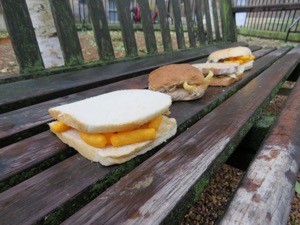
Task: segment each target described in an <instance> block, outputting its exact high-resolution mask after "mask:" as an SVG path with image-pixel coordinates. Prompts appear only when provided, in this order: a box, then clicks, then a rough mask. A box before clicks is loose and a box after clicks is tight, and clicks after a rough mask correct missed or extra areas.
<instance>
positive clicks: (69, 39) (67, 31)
mask: <svg viewBox="0 0 300 225" xmlns="http://www.w3.org/2000/svg"><path fill="white" fill-rule="evenodd" d="M49 2H50V6H51V11H52V15H53V19H54V23H55V26H56V31H57V36H58V39H59V43H60V45H61V49H62V52H63V56H64V60H65V64H66V65H67V66H72V65H78V64H82V63H83V56H82V51H81V46H80V43H79V38H78V35H77V30H76V26H75V21H74V17H73V14H72V10H71V7H70V2H69V1H68V0H50V1H49Z"/></svg>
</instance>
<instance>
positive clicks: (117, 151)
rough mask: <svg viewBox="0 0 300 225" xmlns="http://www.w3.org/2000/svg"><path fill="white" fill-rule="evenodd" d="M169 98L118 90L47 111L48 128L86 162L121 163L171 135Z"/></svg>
mask: <svg viewBox="0 0 300 225" xmlns="http://www.w3.org/2000/svg"><path fill="white" fill-rule="evenodd" d="M171 103H172V101H171V98H170V96H168V95H166V94H162V93H159V92H154V91H150V90H136V89H132V90H120V91H114V92H110V93H107V94H102V95H99V96H95V97H91V98H88V99H85V100H81V101H77V102H74V103H70V104H66V105H61V106H57V107H53V108H50V109H49V110H48V111H49V114H50V115H51V116H52V117H53V118H54V119H55V120H57V121H54V122H51V123H49V126H50V129H51V131H52V132H53V133H55V134H56V135H57V137H58V138H59V139H61V140H62V141H63V142H64V143H66V144H67V145H69V146H70V147H72V148H74V149H76V150H77V151H78V152H79V153H80V154H81V155H83V156H84V157H86V158H87V159H89V160H91V161H94V162H100V163H101V164H102V165H104V166H109V165H113V164H121V163H124V162H126V161H128V160H130V159H132V158H134V157H135V156H137V155H139V154H143V153H146V152H147V151H149V150H151V149H153V148H154V147H156V146H158V145H159V144H161V143H163V142H164V141H166V140H167V139H168V138H170V137H171V136H173V135H174V134H175V133H176V130H177V124H176V120H175V119H174V118H168V117H167V116H166V115H167V114H169V107H170V106H171Z"/></svg>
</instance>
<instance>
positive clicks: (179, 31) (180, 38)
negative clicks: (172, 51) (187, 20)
mask: <svg viewBox="0 0 300 225" xmlns="http://www.w3.org/2000/svg"><path fill="white" fill-rule="evenodd" d="M171 4H172V9H173V12H174V23H175V31H176V40H177V46H178V48H179V49H184V48H185V40H184V34H183V27H182V20H181V13H180V8H179V0H173V1H171Z"/></svg>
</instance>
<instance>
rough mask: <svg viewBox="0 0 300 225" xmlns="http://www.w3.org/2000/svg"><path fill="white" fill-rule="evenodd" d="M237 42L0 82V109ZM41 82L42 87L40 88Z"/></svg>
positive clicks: (144, 69) (49, 97)
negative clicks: (45, 75) (76, 70)
mask: <svg viewBox="0 0 300 225" xmlns="http://www.w3.org/2000/svg"><path fill="white" fill-rule="evenodd" d="M238 45H245V43H238V42H237V43H233V44H218V45H215V46H207V47H204V48H202V49H201V51H200V52H199V50H197V49H192V50H190V51H184V52H173V53H169V54H165V55H158V56H152V57H150V56H149V57H148V58H143V59H140V60H135V61H128V62H122V63H118V64H112V65H107V66H102V67H95V68H90V69H86V70H81V71H79V72H68V73H62V74H59V75H55V76H54V77H51V76H49V77H41V78H38V79H32V80H24V81H19V82H14V83H8V84H3V85H0V106H1V107H0V113H3V112H7V111H10V110H13V109H17V108H20V107H24V106H26V105H30V104H33V103H37V102H41V101H45V100H48V99H53V98H56V97H58V96H63V95H66V94H71V93H75V92H78V91H82V90H85V89H89V88H94V87H96V86H100V85H105V84H107V83H110V82H113V81H114V82H115V81H118V80H121V79H125V78H129V77H132V76H137V75H139V74H141V73H144V72H145V71H149V70H152V69H154V68H157V67H159V66H162V65H165V64H170V63H179V62H188V61H192V60H196V59H199V58H204V57H206V56H207V55H208V54H209V53H210V52H212V51H215V50H217V49H220V48H224V47H229V46H238ZM100 75H101V76H100ZM70 80H72V82H70ZM40 86H43V87H44V88H43V89H41V88H40ZM11 88H13V89H14V91H13V92H11V90H12V89H11Z"/></svg>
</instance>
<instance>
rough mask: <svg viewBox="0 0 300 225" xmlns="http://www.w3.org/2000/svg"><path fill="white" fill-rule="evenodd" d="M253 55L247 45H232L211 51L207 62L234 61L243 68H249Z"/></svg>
mask: <svg viewBox="0 0 300 225" xmlns="http://www.w3.org/2000/svg"><path fill="white" fill-rule="evenodd" d="M254 59H255V56H254V55H253V54H252V52H251V50H250V49H249V48H247V47H241V46H239V47H233V48H226V49H222V50H218V51H215V52H212V53H211V54H210V55H209V56H208V60H207V62H208V63H216V62H221V63H232V62H236V63H239V64H240V65H241V67H243V68H244V70H245V71H246V70H249V69H251V68H252V67H253V60H254Z"/></svg>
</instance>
